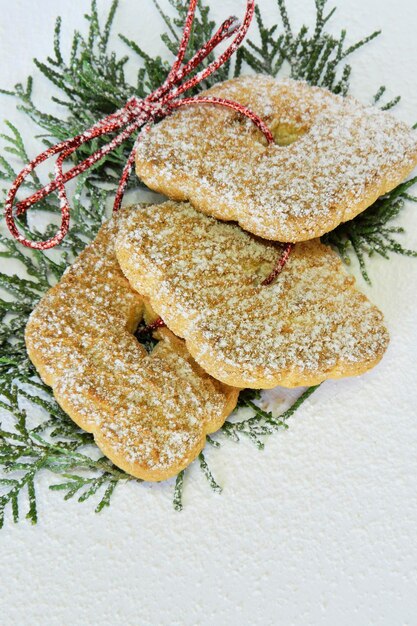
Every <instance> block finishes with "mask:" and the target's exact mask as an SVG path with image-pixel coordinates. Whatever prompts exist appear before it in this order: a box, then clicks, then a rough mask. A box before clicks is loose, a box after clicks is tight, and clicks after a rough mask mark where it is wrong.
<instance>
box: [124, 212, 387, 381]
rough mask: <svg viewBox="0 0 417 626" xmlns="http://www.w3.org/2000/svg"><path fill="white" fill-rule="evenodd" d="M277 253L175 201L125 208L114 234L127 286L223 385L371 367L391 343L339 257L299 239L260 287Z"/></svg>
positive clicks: (320, 375) (301, 378)
mask: <svg viewBox="0 0 417 626" xmlns="http://www.w3.org/2000/svg"><path fill="white" fill-rule="evenodd" d="M279 252H280V246H279V244H274V243H272V242H266V241H262V240H260V239H257V238H256V237H254V236H251V235H250V234H249V233H246V232H245V231H243V230H241V229H240V228H239V227H238V226H235V225H232V224H225V223H223V222H218V221H217V220H215V219H213V218H211V217H208V216H206V215H204V214H202V213H200V212H197V211H195V210H194V209H193V208H192V207H191V205H189V204H186V203H174V202H166V203H164V204H162V205H157V206H151V207H138V208H137V210H136V211H134V210H133V211H132V210H129V211H127V212H125V213H124V214H123V216H122V222H121V226H120V230H119V233H118V237H117V239H116V253H117V256H118V259H119V262H120V265H121V267H122V269H123V271H124V272H125V274H126V276H127V277H128V278H129V280H130V282H131V284H132V285H133V286H134V287H135V288H136V289H138V290H140V291H141V292H142V293H144V294H145V295H146V296H148V297H149V298H150V300H151V304H152V306H153V308H154V309H155V310H156V311H157V313H158V314H159V315H161V317H162V318H163V319H164V321H165V323H166V324H167V325H168V326H169V327H170V328H171V330H173V332H175V333H176V334H177V335H179V336H182V337H184V338H185V339H186V344H187V347H188V349H189V350H190V352H191V354H192V355H193V356H194V358H195V359H196V361H197V362H198V363H200V364H201V365H202V367H204V369H206V371H208V372H209V373H210V374H212V375H213V376H215V377H216V378H218V379H219V380H222V381H223V382H227V383H229V384H234V385H240V386H247V387H265V388H267V387H273V386H275V385H277V384H281V385H284V386H285V385H287V386H296V385H306V384H315V383H317V382H320V381H322V380H324V379H326V378H328V377H336V378H337V377H340V376H344V375H351V374H359V373H361V372H363V371H366V370H367V369H369V368H370V367H372V366H373V365H375V364H376V363H377V362H378V360H379V359H380V358H381V356H382V354H383V353H384V351H385V348H386V346H387V343H388V334H387V331H386V329H385V327H384V325H383V319H382V314H381V313H380V311H378V309H377V308H376V307H374V306H373V305H372V304H371V303H370V302H369V301H368V300H367V298H366V297H365V296H364V295H363V294H361V293H359V292H358V291H357V290H356V289H355V288H354V286H353V283H354V280H353V278H352V277H350V276H348V275H347V274H346V272H345V271H344V269H343V267H342V263H341V261H340V259H339V258H338V256H337V254H336V253H334V252H333V251H332V250H331V249H330V248H328V247H327V246H324V245H322V244H321V243H320V242H319V241H318V240H314V241H311V242H306V243H303V244H297V245H296V246H295V248H294V251H293V253H292V255H291V257H290V259H289V261H288V263H287V265H286V266H285V269H284V271H283V272H282V274H281V275H280V276H279V277H278V279H277V280H276V282H275V283H274V284H273V285H271V286H270V287H263V286H262V285H261V282H262V280H263V279H264V278H265V277H266V276H268V274H269V272H270V271H271V268H272V267H273V265H274V263H275V261H276V257H277V255H278V254H279Z"/></svg>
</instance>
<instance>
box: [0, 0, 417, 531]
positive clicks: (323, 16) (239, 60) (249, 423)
mask: <svg viewBox="0 0 417 626" xmlns="http://www.w3.org/2000/svg"><path fill="white" fill-rule="evenodd" d="M169 1H170V4H171V6H172V7H173V10H174V13H175V17H174V18H170V17H169V16H168V15H167V14H166V13H165V12H164V11H163V10H162V8H161V5H160V3H159V2H158V1H157V0H153V2H154V4H155V6H156V8H157V10H158V11H159V15H160V16H161V19H162V24H163V25H165V28H166V32H164V33H163V34H162V41H163V42H164V43H165V45H166V48H167V55H166V58H165V57H164V58H161V57H155V58H153V57H152V56H151V55H149V54H148V53H147V52H146V51H145V50H143V49H142V48H141V46H140V44H138V43H137V42H136V41H130V40H129V39H127V38H126V37H125V36H124V35H123V34H122V35H120V38H121V40H122V41H123V42H124V44H125V45H126V48H127V49H128V50H129V52H130V53H133V55H134V58H135V61H136V63H137V64H138V77H137V82H136V84H131V83H130V82H129V81H128V80H127V78H126V75H125V68H126V64H127V63H128V61H129V56H127V55H123V56H118V55H116V54H115V53H114V52H112V51H111V50H109V43H110V40H111V29H112V26H113V23H114V17H115V13H116V10H117V6H118V3H117V0H115V1H114V2H112V4H111V7H110V10H109V13H108V15H107V17H106V18H105V20H104V24H101V23H100V20H99V16H98V11H97V5H96V2H95V0H93V2H92V3H91V8H90V12H89V13H88V14H87V15H86V19H87V22H88V32H87V33H86V34H83V33H81V32H78V31H76V32H75V33H74V35H73V39H72V43H71V46H70V50H69V52H68V54H66V53H65V50H63V49H62V47H61V31H62V23H61V19H60V18H58V19H57V21H56V24H55V29H54V35H53V54H52V56H50V57H47V58H46V59H45V60H37V61H36V67H37V69H38V71H39V72H40V73H41V74H42V75H43V76H44V77H45V78H46V79H47V80H48V81H49V83H50V85H51V99H52V101H53V102H58V103H60V105H61V107H62V108H61V109H60V112H59V113H57V114H56V115H51V114H49V113H47V112H45V111H43V110H42V109H41V108H39V106H38V105H37V104H36V103H35V101H34V99H33V79H32V78H31V77H29V78H28V79H27V81H26V82H25V83H17V84H16V85H15V87H14V89H13V90H2V91H1V93H3V94H7V95H8V96H14V97H15V98H16V99H17V102H18V108H19V109H20V110H21V112H22V114H23V115H25V116H26V117H27V118H30V119H31V120H32V121H33V123H34V125H35V126H36V128H37V136H39V138H40V139H41V140H42V142H43V143H44V144H46V145H51V144H52V143H55V142H56V141H61V140H65V139H67V138H69V137H72V136H74V135H75V134H78V133H79V132H80V131H82V130H84V128H85V127H87V126H91V125H92V124H93V123H94V122H96V121H97V120H98V119H100V118H102V117H104V116H105V115H108V114H109V113H112V112H114V111H115V110H116V109H117V108H119V107H120V106H122V105H123V104H124V103H125V102H126V100H127V99H128V98H130V97H131V96H133V95H136V96H137V97H140V98H142V97H145V96H146V95H147V94H149V93H150V92H151V91H152V90H154V89H155V88H156V87H157V86H159V85H160V84H161V83H162V82H163V80H164V79H165V77H166V75H167V72H168V70H169V67H170V63H171V60H172V59H171V54H173V53H175V52H176V50H177V46H178V39H179V35H180V31H181V27H182V25H183V22H184V19H185V15H186V11H187V3H186V2H184V1H183V0H169ZM325 5H326V2H325V0H316V22H315V24H314V28H313V30H310V29H309V28H308V27H307V26H303V27H301V28H300V30H299V31H298V32H296V30H295V29H293V27H292V25H291V23H290V20H289V16H288V13H287V9H286V4H285V0H277V7H278V18H279V24H272V25H267V24H266V22H265V19H264V17H263V15H262V13H261V11H260V10H259V8H257V10H256V23H257V28H258V31H259V35H260V43H259V44H258V43H255V42H254V41H250V40H248V41H247V43H246V44H245V46H244V47H242V48H241V49H240V50H239V51H238V54H237V57H236V63H235V67H234V75H235V76H238V75H239V74H240V72H241V71H242V68H243V65H244V64H247V65H248V66H250V67H251V68H252V69H253V70H255V71H257V72H263V73H267V74H271V75H272V76H276V75H277V74H278V73H279V72H280V70H281V69H282V67H283V66H284V65H286V64H287V65H288V66H289V68H290V74H291V76H292V77H293V78H298V79H303V80H307V81H308V82H309V83H311V84H316V85H321V86H323V87H327V88H328V89H330V90H331V91H333V92H334V93H339V94H342V95H344V94H346V93H347V92H348V89H349V80H350V76H351V66H350V65H348V64H347V63H346V58H347V57H348V56H349V57H350V55H352V54H353V53H354V52H355V51H356V50H358V48H359V47H362V46H363V45H365V44H366V43H367V42H369V41H371V40H372V39H374V38H375V37H376V36H377V34H378V33H377V32H375V33H373V34H372V35H370V36H369V37H366V38H364V39H362V40H361V41H359V42H357V43H356V44H354V45H351V46H346V32H345V31H341V33H340V35H339V36H334V35H333V34H331V33H329V32H328V31H327V30H326V28H327V24H328V22H329V20H330V19H331V17H332V15H333V12H334V9H333V10H332V11H329V12H328V13H325ZM213 32H214V23H213V21H211V19H210V14H209V8H208V6H205V5H204V4H203V2H199V5H198V10H197V15H196V20H195V23H194V27H193V32H192V35H191V38H190V45H189V48H188V50H187V56H186V60H188V59H189V58H190V57H191V55H192V54H193V53H194V52H195V51H196V49H197V48H199V47H201V45H202V44H203V43H204V42H205V41H206V40H207V39H209V38H210V37H211V35H212V34H213ZM212 58H213V55H211V56H210V57H208V59H206V61H205V63H209V62H211V60H212ZM230 70H231V68H230V66H229V65H226V66H224V67H223V68H221V70H220V71H219V72H218V73H217V74H216V75H214V76H212V77H210V78H209V79H208V80H207V81H205V83H204V84H202V85H200V86H198V87H197V88H196V89H195V91H194V93H197V92H198V91H199V90H200V89H202V88H205V87H209V86H211V85H212V84H214V83H215V82H217V81H218V80H224V79H226V78H228V76H229V74H230ZM385 94H386V89H385V87H381V88H380V89H379V91H378V93H377V94H376V95H375V97H374V101H375V103H376V104H378V106H381V107H382V108H384V109H388V108H391V106H394V104H395V103H396V101H398V98H391V99H390V100H388V101H385V100H384V96H385ZM34 134H36V133H34ZM2 140H3V142H4V150H3V152H4V154H3V155H0V180H3V181H4V182H5V183H7V184H8V183H9V182H11V181H12V180H14V179H15V177H16V175H17V173H18V171H20V169H21V168H22V166H23V165H25V164H26V163H27V161H28V160H29V159H28V154H27V150H26V148H25V144H24V139H23V137H22V135H21V133H20V131H19V129H18V128H16V126H14V125H13V124H10V123H7V124H6V127H5V132H4V133H3V135H2ZM102 141H104V140H101V139H100V140H96V141H94V142H92V143H91V144H85V145H83V146H82V148H80V150H78V152H77V154H76V155H75V156H74V160H75V162H78V161H80V160H82V159H84V158H86V157H88V156H89V155H90V154H91V153H92V152H93V151H95V150H96V149H97V148H99V147H100V146H101V145H102V143H101V142H102ZM132 142H133V139H132V140H130V141H127V142H126V144H125V145H123V146H121V147H119V148H118V149H117V150H116V151H115V152H113V153H111V154H109V155H107V157H106V159H104V160H103V161H102V162H101V163H98V164H96V166H95V167H94V169H93V170H91V171H90V172H89V174H85V175H82V176H81V177H79V178H78V180H77V186H76V191H75V195H74V197H73V199H72V202H71V203H72V207H73V211H72V214H71V230H70V232H69V234H68V235H67V237H66V238H65V240H64V242H63V243H62V245H61V246H60V249H59V253H57V251H54V252H53V253H49V252H46V253H42V252H39V251H35V250H31V251H29V250H26V249H24V248H22V247H21V246H20V245H19V244H17V243H16V242H15V241H14V240H12V239H10V238H8V237H7V238H6V237H2V236H1V235H0V257H1V258H5V259H8V258H13V259H15V260H17V261H18V262H19V263H20V264H21V265H22V267H23V268H24V269H25V272H26V277H25V278H21V277H19V276H15V275H12V276H10V275H9V274H7V273H5V272H3V271H0V285H1V287H2V289H3V290H5V291H6V292H7V294H8V295H6V296H5V297H4V298H0V410H1V412H2V413H4V414H5V416H6V419H7V423H11V426H10V427H9V428H6V427H5V426H4V427H0V468H1V470H2V475H1V477H0V489H1V495H0V526H1V525H2V524H3V522H4V516H5V512H6V510H7V511H10V515H11V518H12V519H13V520H14V521H18V519H19V518H20V507H21V504H22V500H23V499H24V498H26V512H27V517H28V519H29V520H30V521H31V522H33V523H35V522H36V520H37V504H36V484H37V478H38V475H39V473H41V472H46V471H48V472H50V473H51V474H55V475H56V476H58V477H60V482H58V483H56V484H53V485H51V489H52V490H53V491H59V492H62V493H64V499H70V498H74V497H76V498H77V499H78V500H79V501H80V502H84V501H87V500H92V499H93V498H98V504H97V506H96V511H101V510H102V509H103V508H105V507H107V506H109V505H110V503H111V498H112V494H113V493H114V490H115V488H116V487H117V486H118V485H119V484H120V483H121V482H125V481H128V480H129V481H131V480H135V481H136V482H140V481H137V480H136V479H135V478H133V477H132V476H130V475H127V474H125V473H124V472H123V471H121V470H120V469H118V468H117V467H116V466H114V465H113V464H112V463H111V462H110V461H108V460H107V459H105V458H104V457H100V458H98V459H97V458H96V456H97V448H95V447H94V446H95V444H94V439H93V436H92V435H91V434H88V433H85V432H83V431H82V430H81V429H79V428H78V427H77V426H76V424H75V423H74V422H73V421H72V420H71V419H70V418H69V417H68V416H67V415H66V414H65V412H64V411H63V410H62V409H61V408H60V407H59V405H58V404H57V403H56V401H55V399H54V397H53V394H52V391H51V389H50V388H48V387H47V386H46V385H44V384H43V383H42V382H41V381H39V379H38V378H37V374H36V371H35V369H34V367H33V365H32V364H31V363H30V361H29V359H28V357H27V354H26V349H25V341H24V330H25V326H26V323H27V319H28V316H29V314H30V312H31V310H32V309H33V307H34V306H35V305H36V303H37V301H38V300H39V298H40V297H41V296H42V294H43V293H44V292H45V291H47V289H48V288H49V287H50V286H51V285H53V284H54V283H55V282H56V280H58V279H59V278H60V276H61V275H62V273H63V271H64V270H65V269H66V267H67V266H68V265H69V264H70V263H71V261H72V260H73V258H74V257H75V256H76V255H78V254H79V253H80V252H81V250H82V249H83V248H84V247H85V245H86V243H88V241H90V240H91V239H92V238H93V237H94V236H95V234H96V232H97V231H98V229H99V227H100V225H101V224H102V222H103V220H104V217H105V207H106V202H107V200H108V198H109V195H110V194H112V193H113V191H114V188H115V186H116V184H117V181H118V177H119V174H120V172H121V171H122V168H123V166H124V164H125V161H126V158H127V155H128V154H129V152H130V150H131V147H132ZM416 180H417V179H412V180H410V181H408V182H407V183H403V184H402V185H399V186H398V187H397V188H396V189H395V190H393V191H391V192H390V193H389V194H387V195H386V196H385V197H384V198H381V199H379V200H378V201H377V202H376V203H374V205H373V206H372V207H370V208H369V209H368V210H367V211H366V212H364V213H363V214H361V215H359V216H358V217H357V218H355V219H354V220H352V221H351V222H348V223H346V224H342V225H340V226H339V227H338V229H336V230H335V231H333V233H329V234H328V235H326V237H325V238H324V239H325V240H326V241H327V242H328V243H331V244H332V245H334V246H335V247H336V248H337V249H338V250H339V252H340V254H341V255H342V257H343V258H344V259H345V260H346V261H349V259H350V256H351V254H352V253H353V254H356V255H357V257H358V259H359V262H360V264H361V267H362V270H363V272H364V275H365V276H366V265H365V264H366V260H367V258H368V256H371V255H372V254H379V255H381V256H384V257H386V256H388V255H389V254H390V253H393V252H395V253H399V254H406V255H410V256H415V255H416V253H415V252H414V251H412V250H408V249H407V248H404V247H403V246H402V245H401V244H400V243H399V241H398V237H399V236H400V235H402V233H403V230H402V229H401V228H400V227H398V226H395V225H393V224H392V221H393V220H395V219H396V218H397V217H398V216H399V214H400V213H401V210H402V209H403V207H404V206H405V202H406V201H409V202H416V200H417V199H416V198H415V197H414V196H413V195H411V194H410V193H409V190H410V188H411V186H412V185H413V184H414V183H415V182H416ZM137 184H138V183H137V182H136V181H130V185H131V186H133V185H137ZM39 186H40V181H39V178H38V177H37V175H36V173H34V172H33V173H32V176H31V178H30V179H28V180H27V181H26V182H25V189H24V190H23V192H25V191H27V190H33V189H36V188H38V187H39ZM39 208H40V209H41V210H44V211H47V212H49V213H51V214H54V213H59V203H58V200H57V198H56V197H55V196H53V195H52V196H51V197H50V198H48V199H47V200H44V201H42V203H40V205H39ZM18 223H19V228H20V229H21V230H22V232H24V233H25V234H27V235H28V234H29V232H28V227H27V222H26V217H25V216H22V217H21V218H20V219H19V221H18ZM53 231H54V227H53V226H51V227H49V228H48V229H47V230H46V232H45V233H40V232H34V233H33V232H32V233H31V236H32V237H34V238H35V239H37V238H38V239H39V238H40V237H44V236H49V235H50V234H52V233H53ZM142 340H143V341H144V342H145V343H146V338H140V341H142ZM147 348H148V350H151V349H152V348H153V342H152V341H151V340H150V339H149V338H148V344H147ZM314 390H315V387H311V388H309V389H308V390H307V391H305V392H304V393H303V394H302V395H301V396H300V398H299V399H298V400H297V401H296V402H294V403H293V405H292V406H291V407H290V408H289V409H288V410H287V411H285V412H284V413H283V414H282V415H280V416H278V417H273V415H272V414H271V413H270V412H267V411H264V410H263V409H261V408H260V407H259V404H258V399H259V392H256V391H251V390H245V391H243V392H242V393H241V394H240V400H239V406H240V407H245V408H246V409H247V410H250V411H251V416H250V417H249V418H247V419H245V420H240V421H233V420H229V421H227V422H226V423H225V424H224V426H223V427H222V429H221V431H220V432H221V433H222V434H223V435H225V436H226V437H229V438H230V439H233V440H235V441H239V439H240V438H241V437H247V438H248V439H249V440H250V441H252V442H253V443H255V445H256V446H257V447H259V448H262V447H263V446H264V443H265V438H266V437H267V436H269V435H270V434H271V433H273V432H275V431H276V430H280V429H286V428H287V427H288V425H287V420H288V419H289V417H291V415H293V414H294V412H295V411H296V410H297V409H298V408H299V407H300V406H301V405H302V403H303V402H305V400H306V399H307V398H308V397H309V396H310V395H311V393H313V391H314ZM23 403H24V404H25V406H26V407H27V408H26V409H23V408H22V405H23ZM35 412H36V417H37V422H36V425H33V417H34V414H35ZM39 412H41V413H42V416H43V417H42V419H41V420H40V423H39V418H38V413H39ZM31 424H32V425H31ZM207 441H208V443H209V444H211V445H214V446H219V445H220V444H219V441H217V440H216V439H214V438H212V437H208V438H207ZM199 465H200V468H201V470H202V471H203V473H204V475H205V477H206V479H207V480H208V482H209V484H210V485H211V486H212V488H213V489H214V490H216V491H219V490H220V487H219V485H218V484H217V482H216V481H215V479H214V477H213V475H212V473H211V471H210V469H209V467H208V465H207V461H206V459H205V456H204V454H201V455H200V457H199ZM184 476H185V471H182V472H180V474H179V475H178V476H177V479H176V484H175V489H174V507H175V508H176V509H177V510H180V509H181V508H182V493H183V487H184Z"/></svg>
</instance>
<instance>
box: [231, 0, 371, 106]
mask: <svg viewBox="0 0 417 626" xmlns="http://www.w3.org/2000/svg"><path fill="white" fill-rule="evenodd" d="M277 4H278V9H279V14H280V18H281V28H282V32H279V31H278V25H276V24H275V25H274V26H266V25H265V23H264V20H263V19H262V15H261V12H260V9H259V6H257V8H256V21H257V25H258V30H259V35H260V40H261V43H260V45H258V44H255V43H254V42H253V41H251V40H250V39H249V40H248V41H247V43H246V45H244V46H243V47H242V48H241V49H240V50H239V51H238V59H239V63H238V71H239V70H240V64H241V62H242V61H246V63H247V64H248V65H249V66H250V67H251V68H252V69H253V70H255V71H256V72H260V73H262V74H270V75H271V76H276V75H277V74H278V72H279V71H280V70H281V69H282V68H283V66H284V65H285V64H288V66H289V68H290V76H291V78H294V79H297V80H305V81H307V82H308V83H310V84H311V85H318V86H320V87H326V88H327V89H329V90H330V91H333V93H336V94H341V95H346V94H347V92H348V90H349V79H350V75H351V72H352V68H351V66H350V65H348V64H346V63H345V59H346V58H347V57H348V56H350V55H351V54H352V53H353V52H355V51H356V50H358V49H359V48H361V47H362V46H364V45H365V44H367V43H368V42H369V41H371V40H372V39H375V37H377V36H378V35H379V34H380V31H375V32H373V33H372V34H371V35H369V36H368V37H364V38H363V39H361V40H360V41H358V42H356V43H355V44H353V45H351V46H348V47H346V45H345V40H346V31H345V30H342V32H341V33H340V35H339V36H338V37H335V36H334V35H331V34H330V33H329V32H327V31H326V30H325V27H326V25H327V23H328V22H329V20H330V19H331V17H332V16H333V14H334V12H335V9H332V10H331V11H329V13H327V15H325V7H326V4H327V0H315V5H316V24H315V27H314V29H313V30H310V29H309V28H308V27H307V26H305V25H304V26H302V27H301V28H300V30H299V31H298V32H294V29H293V27H292V25H291V22H290V19H289V17H288V13H287V6H286V3H285V0H277Z"/></svg>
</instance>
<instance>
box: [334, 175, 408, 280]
mask: <svg viewBox="0 0 417 626" xmlns="http://www.w3.org/2000/svg"><path fill="white" fill-rule="evenodd" d="M416 183H417V176H415V177H414V178H411V179H410V180H408V181H405V182H404V183H401V184H400V185H398V186H397V187H396V188H395V189H393V190H392V191H390V192H389V193H387V194H386V195H385V196H382V197H381V198H378V200H377V201H376V202H374V204H373V205H372V206H370V207H369V208H368V209H366V211H363V213H360V214H359V215H357V216H356V217H355V218H354V219H353V220H350V221H349V222H345V223H344V224H340V225H339V226H338V227H337V228H336V229H335V230H333V231H332V232H330V233H327V234H326V235H325V236H324V237H322V240H323V242H324V243H328V244H331V245H333V246H334V247H335V248H336V249H337V250H338V252H339V254H340V256H341V257H342V258H343V259H344V261H345V262H346V263H347V264H350V262H351V254H352V253H353V254H354V255H355V256H356V258H357V259H358V262H359V266H360V269H361V272H362V276H363V278H364V279H365V280H366V282H368V283H369V284H370V282H371V281H370V278H369V275H368V272H367V269H366V261H365V259H366V257H371V256H373V255H374V254H379V255H380V256H381V257H383V258H385V259H388V258H389V254H390V253H395V254H402V255H405V256H410V257H417V251H416V250H409V249H408V248H405V247H403V246H402V245H401V243H400V242H399V241H398V240H397V239H396V237H397V236H398V235H402V234H404V230H403V229H402V228H399V227H396V226H389V224H390V223H391V222H392V221H393V220H394V219H395V218H397V217H398V216H399V215H400V213H401V211H402V210H403V209H404V207H405V203H406V201H410V202H416V201H417V199H416V198H414V197H413V196H411V195H410V194H409V193H407V192H408V190H409V189H410V188H411V187H412V186H413V185H415V184H416Z"/></svg>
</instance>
